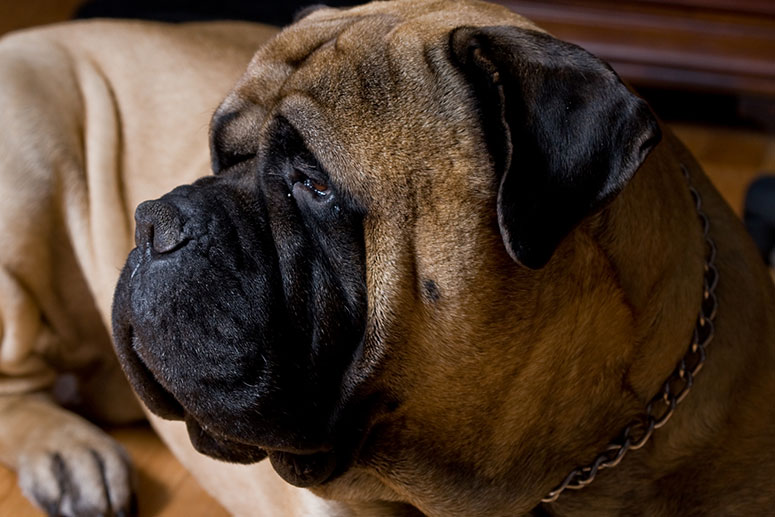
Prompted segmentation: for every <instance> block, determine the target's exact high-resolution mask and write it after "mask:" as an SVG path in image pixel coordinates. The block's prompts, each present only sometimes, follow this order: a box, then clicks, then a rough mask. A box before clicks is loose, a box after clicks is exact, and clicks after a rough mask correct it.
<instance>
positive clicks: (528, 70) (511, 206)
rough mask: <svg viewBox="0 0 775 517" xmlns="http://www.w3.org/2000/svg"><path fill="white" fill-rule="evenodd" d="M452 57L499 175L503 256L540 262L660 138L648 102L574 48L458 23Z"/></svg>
mask: <svg viewBox="0 0 775 517" xmlns="http://www.w3.org/2000/svg"><path fill="white" fill-rule="evenodd" d="M450 38H451V39H450V48H451V51H452V61H453V62H454V63H455V64H456V65H457V66H458V67H459V68H460V70H461V71H462V72H463V74H464V75H465V76H466V78H467V80H468V82H469V83H470V84H471V86H472V88H473V90H474V94H475V96H476V98H477V101H478V102H479V104H480V108H481V114H482V119H483V120H482V122H483V127H484V132H485V137H486V139H487V142H488V145H489V146H490V152H491V153H492V156H493V159H494V163H495V166H496V168H497V172H498V174H500V175H501V176H500V178H499V179H500V188H499V191H498V203H497V209H498V223H499V225H500V231H501V235H502V236H503V242H504V243H505V245H506V249H507V250H508V252H509V254H510V255H511V257H512V258H513V259H514V260H516V261H517V262H519V263H521V264H523V265H525V266H527V267H530V268H533V269H537V268H541V267H543V266H544V265H545V264H546V263H547V262H548V261H549V259H550V258H551V256H552V254H553V253H554V250H555V249H556V248H557V246H558V245H559V243H560V241H562V239H563V238H564V237H565V236H566V235H567V234H568V233H569V232H570V231H571V230H572V229H573V228H574V227H575V226H576V225H577V224H578V223H579V222H581V221H582V220H583V219H584V218H585V217H586V216H588V215H590V214H592V213H594V212H595V211H597V210H599V209H600V208H602V207H603V206H604V205H605V203H607V202H608V201H610V200H611V199H612V198H613V197H614V196H615V195H616V194H618V193H619V191H621V189H622V188H623V187H624V185H625V184H626V183H627V182H628V181H629V180H630V178H631V177H632V176H633V174H634V173H635V171H636V170H637V169H638V167H639V166H640V164H641V163H642V162H643V160H644V159H645V158H646V155H647V154H648V153H649V151H650V150H651V149H652V148H653V147H654V146H655V145H656V144H657V142H658V141H659V139H660V137H661V132H660V130H659V125H658V123H657V121H656V119H655V117H654V115H653V114H652V113H651V110H650V109H649V107H648V105H647V104H646V103H645V102H644V101H643V100H641V99H639V98H638V97H636V96H635V95H634V94H632V93H631V92H630V91H629V90H628V89H627V87H625V86H624V84H622V82H621V80H620V79H619V77H618V76H617V75H616V73H615V72H614V71H613V70H612V69H611V68H610V67H609V66H608V65H607V64H605V63H604V62H602V61H601V60H599V59H598V58H596V57H595V56H593V55H592V54H590V53H588V52H587V51H585V50H583V49H582V48H580V47H578V46H576V45H573V44H570V43H566V42H563V41H560V40H558V39H555V38H553V37H551V36H549V35H547V34H543V33H541V32H537V31H531V30H526V29H520V28H517V27H512V26H498V27H480V28H478V27H461V28H459V29H455V30H454V31H453V32H452V34H451V36H450Z"/></svg>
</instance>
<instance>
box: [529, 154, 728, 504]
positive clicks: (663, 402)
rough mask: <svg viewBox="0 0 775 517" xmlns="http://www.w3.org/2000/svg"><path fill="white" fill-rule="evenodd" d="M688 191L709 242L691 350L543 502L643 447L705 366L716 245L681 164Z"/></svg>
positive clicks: (715, 302) (713, 301)
mask: <svg viewBox="0 0 775 517" xmlns="http://www.w3.org/2000/svg"><path fill="white" fill-rule="evenodd" d="M681 172H683V175H684V177H685V178H686V181H687V182H688V183H689V192H690V193H691V196H692V199H693V200H694V206H695V209H696V211H697V216H698V218H699V219H700V223H701V225H702V232H703V237H704V238H705V243H706V245H707V248H708V250H707V253H708V255H707V258H706V259H705V271H704V275H703V292H702V302H701V304H700V310H699V313H698V315H697V322H696V324H695V326H694V332H693V333H692V340H691V344H690V345H689V350H688V351H687V352H686V354H685V355H684V356H683V358H681V360H680V361H679V362H678V365H677V366H676V368H675V370H673V373H672V374H671V375H670V377H668V378H667V380H666V381H665V382H664V384H663V385H662V389H661V390H660V392H659V393H657V394H656V395H655V396H654V398H652V399H651V401H650V402H649V403H648V405H647V406H646V410H645V412H644V413H643V414H642V415H640V416H639V417H638V418H636V419H635V420H634V421H632V422H630V424H629V425H628V426H627V427H625V428H624V431H622V434H621V436H620V437H619V439H618V440H616V441H615V442H613V443H611V444H610V445H609V446H608V448H607V449H606V451H605V452H602V453H600V454H599V455H598V456H597V457H596V458H595V460H594V461H593V462H592V463H590V464H589V465H587V466H585V467H577V468H575V469H573V470H572V471H570V472H569V473H568V475H567V476H565V479H563V480H562V483H560V484H559V485H557V486H556V487H555V488H554V490H552V491H551V492H549V493H548V494H547V495H546V496H545V497H544V498H543V499H541V502H544V503H553V502H554V501H556V500H557V498H559V497H560V494H562V492H563V491H565V490H567V489H570V490H579V489H581V488H584V487H585V486H587V485H588V484H590V483H591V482H592V481H594V480H595V476H597V474H598V472H600V471H601V470H604V469H607V468H610V467H615V466H617V465H618V464H619V463H620V462H621V461H622V459H623V458H624V455H625V454H627V452H628V451H631V450H632V451H636V450H638V449H640V448H641V447H643V446H644V445H645V444H646V442H647V441H648V440H649V438H651V435H652V434H653V433H654V430H655V429H659V428H660V427H662V426H663V425H665V424H666V423H667V421H668V420H670V417H671V416H673V412H674V411H675V408H676V406H678V404H680V403H681V402H682V401H683V400H684V399H685V398H686V395H688V394H689V391H690V390H691V389H692V386H693V385H694V377H695V376H696V375H697V373H698V372H699V371H700V369H702V365H703V363H705V358H706V355H707V354H706V350H705V349H706V347H707V346H708V344H709V343H710V342H711V340H712V339H713V336H714V333H715V327H714V326H713V321H714V320H715V318H716V312H717V310H718V299H717V298H716V292H715V291H716V286H717V285H718V270H717V269H716V265H715V261H716V245H715V243H714V242H713V239H711V237H710V220H709V219H708V216H706V215H705V213H704V212H703V211H702V198H701V197H700V194H699V192H697V190H696V189H695V188H694V187H693V186H692V184H691V180H690V178H689V171H688V170H687V169H686V166H685V165H683V164H681Z"/></svg>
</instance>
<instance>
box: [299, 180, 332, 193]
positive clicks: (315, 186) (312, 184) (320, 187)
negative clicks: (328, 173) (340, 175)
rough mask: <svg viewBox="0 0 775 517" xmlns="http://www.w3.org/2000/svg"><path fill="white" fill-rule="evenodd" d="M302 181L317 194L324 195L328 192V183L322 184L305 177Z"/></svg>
mask: <svg viewBox="0 0 775 517" xmlns="http://www.w3.org/2000/svg"><path fill="white" fill-rule="evenodd" d="M303 183H304V186H305V187H307V188H308V189H310V190H311V191H312V192H314V193H315V194H317V195H318V196H325V195H327V194H328V185H324V184H323V183H318V182H317V181H315V180H313V179H311V178H305V179H304V182H303Z"/></svg>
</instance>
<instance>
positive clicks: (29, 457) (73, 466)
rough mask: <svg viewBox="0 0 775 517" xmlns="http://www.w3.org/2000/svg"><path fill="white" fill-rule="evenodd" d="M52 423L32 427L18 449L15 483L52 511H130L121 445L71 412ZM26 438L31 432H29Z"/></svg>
mask: <svg viewBox="0 0 775 517" xmlns="http://www.w3.org/2000/svg"><path fill="white" fill-rule="evenodd" d="M66 420H67V422H66V423H64V422H62V423H61V424H62V425H60V426H59V427H58V428H48V429H36V430H35V432H34V434H36V435H38V436H35V437H34V438H35V439H34V440H31V441H30V442H28V443H32V444H34V446H32V447H27V450H25V451H23V452H20V454H19V457H18V464H17V473H18V476H19V485H20V487H21V489H22V491H23V492H24V494H25V495H26V496H27V497H28V498H29V499H31V500H32V501H34V502H35V503H36V504H38V506H40V507H41V508H42V509H43V510H45V511H46V512H47V513H48V514H49V515H52V516H57V517H59V516H63V517H81V516H84V517H85V516H89V517H91V516H103V515H104V516H116V517H118V516H129V515H134V514H135V513H136V512H135V505H134V494H133V489H132V487H133V472H132V468H131V464H130V462H129V458H128V456H127V454H126V452H125V451H124V449H123V448H122V447H121V446H120V445H119V444H118V443H116V442H115V441H114V440H113V439H112V438H111V437H110V436H108V435H107V434H105V433H104V432H103V431H102V430H100V429H98V428H97V427H95V426H93V425H92V424H90V423H88V422H87V421H85V420H83V419H81V418H80V417H78V416H76V415H74V414H68V415H67V418H66ZM30 438H32V437H30Z"/></svg>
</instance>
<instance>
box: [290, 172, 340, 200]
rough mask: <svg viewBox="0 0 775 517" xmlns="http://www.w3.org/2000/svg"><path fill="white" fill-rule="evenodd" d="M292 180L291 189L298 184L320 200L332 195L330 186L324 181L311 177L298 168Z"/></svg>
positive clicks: (292, 175) (293, 173) (292, 174)
mask: <svg viewBox="0 0 775 517" xmlns="http://www.w3.org/2000/svg"><path fill="white" fill-rule="evenodd" d="M290 180H291V185H292V186H291V188H293V187H294V186H295V185H297V184H301V185H303V186H304V188H305V189H306V190H307V191H309V192H311V193H312V194H314V195H315V196H316V197H318V198H323V197H326V196H328V195H329V193H330V189H329V186H328V184H326V183H325V182H323V181H322V180H319V179H316V178H313V177H311V176H310V175H308V174H307V173H306V172H305V171H304V170H300V169H298V168H296V169H294V170H293V172H292V173H291V177H290Z"/></svg>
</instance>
